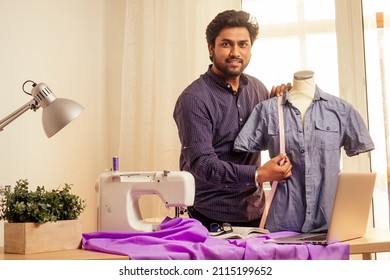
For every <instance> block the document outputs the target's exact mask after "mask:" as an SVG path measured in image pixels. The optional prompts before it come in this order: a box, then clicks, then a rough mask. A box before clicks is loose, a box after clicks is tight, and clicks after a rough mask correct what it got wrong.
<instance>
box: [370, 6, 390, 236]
mask: <svg viewBox="0 0 390 280" xmlns="http://www.w3.org/2000/svg"><path fill="white" fill-rule="evenodd" d="M386 3H387V4H386ZM376 4H378V5H375V1H374V2H372V1H367V0H364V1H363V15H364V47H365V56H366V58H365V61H366V75H367V81H366V82H367V96H368V106H369V126H370V133H371V135H372V138H373V140H374V142H375V150H374V151H373V152H371V164H372V169H373V171H375V172H377V173H378V177H377V184H376V189H375V192H374V223H375V226H376V227H380V228H389V184H388V174H389V173H388V168H389V167H390V139H389V131H390V126H389V112H390V102H389V101H390V96H389V93H390V91H389V90H390V3H389V2H388V1H385V0H380V1H376ZM381 18H382V19H383V20H381ZM382 24H383V25H382Z"/></svg>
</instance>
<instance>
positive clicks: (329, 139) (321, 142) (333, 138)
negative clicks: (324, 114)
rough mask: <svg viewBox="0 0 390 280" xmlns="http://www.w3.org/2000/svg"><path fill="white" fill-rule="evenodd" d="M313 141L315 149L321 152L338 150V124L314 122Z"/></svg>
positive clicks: (322, 121) (323, 121) (321, 121)
mask: <svg viewBox="0 0 390 280" xmlns="http://www.w3.org/2000/svg"><path fill="white" fill-rule="evenodd" d="M314 141H315V145H316V147H317V148H319V149H322V150H328V151H329V150H337V149H340V127H339V124H338V122H336V123H335V122H330V121H329V120H328V121H326V120H320V121H316V122H315V130H314Z"/></svg>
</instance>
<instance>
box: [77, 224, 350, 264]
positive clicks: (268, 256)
mask: <svg viewBox="0 0 390 280" xmlns="http://www.w3.org/2000/svg"><path fill="white" fill-rule="evenodd" d="M291 234H294V232H277V233H270V234H265V235H262V236H259V237H256V238H247V239H218V238H214V237H211V236H210V234H209V232H208V231H207V229H206V228H205V227H204V226H203V225H202V224H201V223H200V222H198V221H197V220H195V219H191V218H170V217H167V218H165V219H164V220H163V222H162V223H161V226H160V230H157V231H153V232H107V231H104V232H98V231H97V232H90V233H83V234H82V245H83V247H84V249H86V250H92V251H98V252H105V253H111V254H118V255H125V256H129V258H130V259H134V260H170V259H171V260H324V259H327V260H347V259H349V245H348V244H347V243H335V244H331V245H327V246H323V245H311V244H304V245H296V244H293V245H285V244H284V245H281V244H270V243H267V244H265V243H264V240H266V239H269V238H273V237H277V236H288V235H291Z"/></svg>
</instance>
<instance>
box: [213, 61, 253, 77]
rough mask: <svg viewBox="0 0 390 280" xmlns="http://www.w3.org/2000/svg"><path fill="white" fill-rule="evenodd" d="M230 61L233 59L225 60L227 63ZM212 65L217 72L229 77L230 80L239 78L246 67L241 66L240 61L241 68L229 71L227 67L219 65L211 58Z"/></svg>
mask: <svg viewBox="0 0 390 280" xmlns="http://www.w3.org/2000/svg"><path fill="white" fill-rule="evenodd" d="M231 59H234V58H229V59H226V60H225V62H226V61H229V60H231ZM213 63H214V65H215V67H216V68H217V69H218V70H219V71H221V72H222V73H223V74H224V75H225V76H227V77H230V78H236V77H238V76H240V75H241V74H242V72H244V69H245V68H246V65H244V64H243V62H242V60H241V59H240V63H241V67H240V68H239V69H238V70H235V71H232V70H229V66H227V65H225V64H223V63H219V62H218V61H217V60H216V59H215V58H213Z"/></svg>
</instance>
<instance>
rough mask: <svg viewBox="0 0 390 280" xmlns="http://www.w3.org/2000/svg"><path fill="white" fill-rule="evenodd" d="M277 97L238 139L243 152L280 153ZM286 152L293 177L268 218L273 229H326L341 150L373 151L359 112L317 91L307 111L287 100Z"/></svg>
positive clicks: (237, 146)
mask: <svg viewBox="0 0 390 280" xmlns="http://www.w3.org/2000/svg"><path fill="white" fill-rule="evenodd" d="M277 106H278V105H277V98H272V99H269V100H266V101H264V102H262V103H260V104H258V105H257V106H256V107H255V109H254V110H253V112H252V114H251V116H250V117H249V119H248V121H247V123H246V124H245V126H244V127H243V129H242V130H241V132H240V134H239V135H238V137H237V138H236V140H235V144H234V148H235V149H236V150H239V151H248V152H254V151H260V150H268V151H269V155H270V157H274V156H276V155H278V154H279V122H278V108H277ZM283 108H284V109H283V112H284V123H285V145H286V153H287V156H288V157H289V159H290V161H291V163H292V176H291V177H290V178H289V179H288V180H287V181H286V182H285V183H279V184H278V187H277V189H276V193H275V195H274V198H273V202H272V204H271V207H270V210H269V214H268V217H267V222H266V224H267V228H268V229H269V230H270V231H284V230H287V231H298V232H321V231H326V230H327V225H328V222H329V219H330V216H331V212H332V206H333V201H334V196H335V191H336V186H337V179H338V173H339V172H340V159H341V148H342V147H343V148H344V150H345V152H346V154H347V155H348V156H350V157H351V156H354V155H357V154H359V153H362V152H368V151H371V150H373V149H374V143H373V141H372V139H371V137H370V135H369V132H368V129H367V127H366V125H365V123H364V122H363V119H362V118H361V116H360V114H359V113H358V112H357V111H356V110H355V109H354V108H353V107H352V105H350V104H349V103H347V102H346V101H344V100H342V99H340V98H338V97H336V96H333V95H330V94H328V93H325V92H323V91H322V90H321V89H320V88H319V87H318V86H317V87H316V92H315V97H314V99H313V102H312V104H311V105H310V106H309V108H308V109H307V111H306V114H305V117H304V122H303V121H302V117H301V113H300V111H299V110H298V109H297V108H295V107H294V106H293V105H292V103H291V102H290V98H289V95H288V93H287V94H286V95H285V96H284V98H283Z"/></svg>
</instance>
